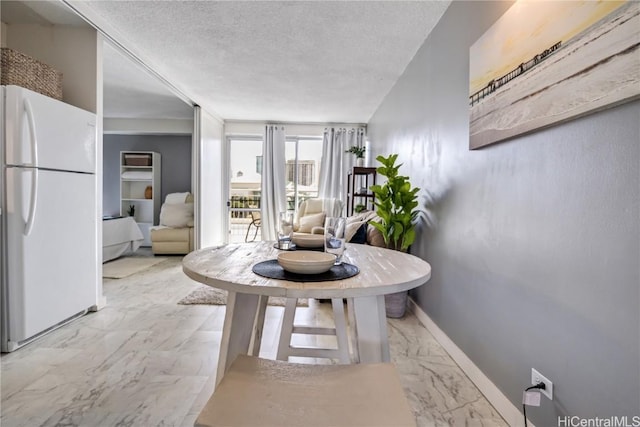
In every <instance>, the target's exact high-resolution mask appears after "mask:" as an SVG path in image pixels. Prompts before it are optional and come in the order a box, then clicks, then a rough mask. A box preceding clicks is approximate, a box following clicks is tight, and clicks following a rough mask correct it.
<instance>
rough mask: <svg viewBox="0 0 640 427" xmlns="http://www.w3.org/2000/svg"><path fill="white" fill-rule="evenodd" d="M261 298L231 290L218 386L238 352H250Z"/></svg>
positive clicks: (224, 327)
mask: <svg viewBox="0 0 640 427" xmlns="http://www.w3.org/2000/svg"><path fill="white" fill-rule="evenodd" d="M259 299H260V296H259V295H250V294H241V293H237V292H231V291H229V294H228V296H227V308H226V312H225V316H224V326H223V328H222V340H221V341H220V355H219V357H218V370H217V374H216V386H217V385H218V384H219V383H220V381H222V377H224V374H225V372H227V369H229V366H230V365H231V363H232V362H233V361H234V360H235V358H236V356H238V354H249V351H250V349H251V344H252V338H254V330H253V328H254V325H255V320H256V317H257V314H258V308H259V304H258V303H259ZM261 334H262V331H261V330H260V335H261ZM258 346H259V344H258Z"/></svg>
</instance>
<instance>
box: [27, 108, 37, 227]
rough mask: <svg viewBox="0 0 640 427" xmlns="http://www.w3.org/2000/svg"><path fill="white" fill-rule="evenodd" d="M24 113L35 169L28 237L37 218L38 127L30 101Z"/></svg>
mask: <svg viewBox="0 0 640 427" xmlns="http://www.w3.org/2000/svg"><path fill="white" fill-rule="evenodd" d="M24 112H25V114H26V116H27V122H28V124H29V133H30V137H31V160H32V163H31V166H34V168H33V169H31V172H32V173H33V179H32V180H31V195H30V197H29V214H28V216H27V223H26V224H25V226H24V235H25V236H28V235H29V234H31V230H32V229H33V223H34V221H35V218H36V204H37V200H38V169H36V168H35V167H36V166H38V138H37V136H36V126H35V122H34V120H33V109H32V108H31V103H30V102H29V100H28V99H25V100H24ZM25 166H26V165H25Z"/></svg>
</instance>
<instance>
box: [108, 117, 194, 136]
mask: <svg viewBox="0 0 640 427" xmlns="http://www.w3.org/2000/svg"><path fill="white" fill-rule="evenodd" d="M104 133H106V134H117V135H191V134H192V133H193V120H184V119H115V118H105V119H104Z"/></svg>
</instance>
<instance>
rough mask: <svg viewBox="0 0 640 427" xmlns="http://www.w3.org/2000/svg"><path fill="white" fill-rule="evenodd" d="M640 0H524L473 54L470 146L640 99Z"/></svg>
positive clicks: (479, 43)
mask: <svg viewBox="0 0 640 427" xmlns="http://www.w3.org/2000/svg"><path fill="white" fill-rule="evenodd" d="M639 46H640V2H639V1H635V0H631V1H540V0H519V1H517V2H516V3H514V5H513V6H512V7H511V8H509V10H507V12H506V13H505V14H504V15H503V16H502V17H501V18H500V19H499V20H498V21H496V22H495V24H494V25H493V26H492V27H491V28H490V29H489V30H488V31H487V32H486V33H485V34H483V35H482V37H481V38H480V39H478V40H477V41H476V42H475V43H474V44H473V46H471V48H470V52H469V68H470V69H469V108H470V118H469V148H470V149H475V148H480V147H484V146H486V145H489V144H493V143H495V142H499V141H504V140H507V139H510V138H513V137H514V136H517V135H522V134H526V133H529V132H532V131H534V130H536V129H541V128H546V127H549V126H551V125H554V124H558V123H562V122H566V121H568V120H571V119H575V118H578V117H581V116H584V115H586V114H589V113H593V112H596V111H600V110H602V109H605V108H610V107H613V106H615V105H619V104H621V103H624V102H628V101H631V100H634V99H640V49H639Z"/></svg>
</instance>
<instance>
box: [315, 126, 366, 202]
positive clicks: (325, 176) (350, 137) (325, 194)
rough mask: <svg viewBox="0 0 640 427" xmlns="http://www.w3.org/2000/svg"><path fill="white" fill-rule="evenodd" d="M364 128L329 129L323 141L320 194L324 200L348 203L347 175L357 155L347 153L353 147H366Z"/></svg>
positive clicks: (326, 130) (325, 132)
mask: <svg viewBox="0 0 640 427" xmlns="http://www.w3.org/2000/svg"><path fill="white" fill-rule="evenodd" d="M364 143H365V142H364V128H357V129H355V128H352V129H344V128H327V129H325V130H324V138H323V141H322V167H321V168H320V182H319V183H318V184H319V188H318V193H319V196H320V197H322V198H336V199H339V200H342V202H343V203H344V205H345V206H346V202H347V173H349V171H350V170H351V168H352V167H353V166H354V165H355V155H354V154H351V153H346V151H347V150H348V149H349V148H350V147H352V146H357V147H363V146H364Z"/></svg>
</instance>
